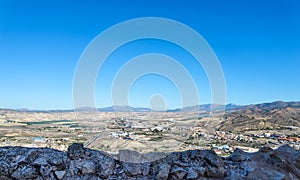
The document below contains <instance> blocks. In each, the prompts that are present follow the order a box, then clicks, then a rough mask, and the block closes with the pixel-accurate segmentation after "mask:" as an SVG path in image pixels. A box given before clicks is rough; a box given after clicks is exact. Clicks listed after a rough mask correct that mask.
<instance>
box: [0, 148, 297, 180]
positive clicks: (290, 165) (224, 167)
mask: <svg viewBox="0 0 300 180" xmlns="http://www.w3.org/2000/svg"><path fill="white" fill-rule="evenodd" d="M0 155H1V156H0V179H37V180H42V179H139V180H144V179H145V180H146V179H159V180H166V179H190V180H192V179H237V180H239V179H274V180H275V179H276V180H277V179H278V180H279V179H300V151H296V150H293V149H290V147H288V146H286V147H283V148H279V149H278V150H272V149H270V148H263V149H262V150H260V151H259V152H257V153H245V152H243V151H241V150H236V151H235V152H234V154H232V155H231V156H230V157H228V158H221V157H219V156H217V155H216V154H215V153H214V152H212V151H200V150H195V151H186V152H175V153H171V154H170V155H168V156H167V157H165V158H162V159H158V160H157V161H153V162H151V163H150V162H143V163H130V162H122V161H120V160H116V159H113V158H112V157H118V155H115V156H113V155H109V154H107V153H105V152H100V151H95V150H90V149H87V148H83V146H82V145H81V144H75V145H74V144H73V145H72V146H70V147H69V149H68V151H67V152H61V151H57V150H52V149H47V148H22V147H2V148H1V147H0ZM141 156H142V155H141ZM250 158H251V160H250Z"/></svg>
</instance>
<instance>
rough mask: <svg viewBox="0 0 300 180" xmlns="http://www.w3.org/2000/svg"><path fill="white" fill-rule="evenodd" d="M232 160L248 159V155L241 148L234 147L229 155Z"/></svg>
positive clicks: (241, 160)
mask: <svg viewBox="0 0 300 180" xmlns="http://www.w3.org/2000/svg"><path fill="white" fill-rule="evenodd" d="M229 159H231V160H232V161H233V162H243V161H248V160H250V158H249V156H247V155H246V154H245V153H244V152H243V151H242V150H240V149H236V150H235V151H234V153H233V154H232V155H231V156H229Z"/></svg>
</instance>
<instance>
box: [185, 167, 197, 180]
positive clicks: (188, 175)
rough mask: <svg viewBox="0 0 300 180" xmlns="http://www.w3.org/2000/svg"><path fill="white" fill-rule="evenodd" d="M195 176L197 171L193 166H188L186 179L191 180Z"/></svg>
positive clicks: (195, 177)
mask: <svg viewBox="0 0 300 180" xmlns="http://www.w3.org/2000/svg"><path fill="white" fill-rule="evenodd" d="M197 178H198V173H197V172H196V171H195V170H194V169H193V168H190V169H189V170H188V174H187V176H186V179H189V180H193V179H197Z"/></svg>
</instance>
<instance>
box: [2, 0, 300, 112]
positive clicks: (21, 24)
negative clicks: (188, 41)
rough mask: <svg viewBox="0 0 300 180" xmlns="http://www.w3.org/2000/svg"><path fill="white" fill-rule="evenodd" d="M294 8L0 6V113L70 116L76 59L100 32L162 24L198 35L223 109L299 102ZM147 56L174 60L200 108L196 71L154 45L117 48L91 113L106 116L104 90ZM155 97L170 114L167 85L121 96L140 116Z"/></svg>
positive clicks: (298, 22)
mask: <svg viewBox="0 0 300 180" xmlns="http://www.w3.org/2000/svg"><path fill="white" fill-rule="evenodd" d="M299 9H300V2H299V1H298V0H288V1H285V0H269V1H268V0H266V1H260V0H252V1H238V0H236V1H221V0H220V1H216V0H213V1H197V0H194V1H193V0H191V1H161V0H152V1H138V0H132V1H89V2H88V3H87V2H86V1H76V0H75V1H74V0H73V1H63V2H62V1H32V0H29V1H14V0H11V1H8V0H2V1H1V2H0V82H1V86H0V107H1V108H30V109H65V108H72V81H73V75H74V72H75V69H76V64H77V62H78V59H79V57H80V55H81V53H82V51H83V50H84V48H85V47H86V46H87V45H88V43H89V42H90V41H91V40H92V39H93V38H94V37H95V36H96V35H98V34H99V33H100V32H101V31H103V30H105V29H106V28H108V27H110V26H112V25H114V24H116V23H119V22H122V21H124V20H128V19H132V18H138V17H148V16H150V17H164V18H170V19H174V20H177V21H179V22H182V23H184V24H186V25H188V26H190V27H192V28H193V29H195V30H196V31H198V32H199V33H200V34H201V35H202V36H203V37H204V38H205V39H206V40H207V42H208V43H209V44H210V46H211V47H212V48H213V50H214V51H215V53H216V55H217V56H218V58H219V61H220V63H221V65H222V68H223V71H224V75H225V79H226V86H227V102H228V103H236V104H249V103H259V102H267V101H275V100H284V101H297V100H300V93H299V92H300V70H299V68H300V11H299ZM149 52H156V53H162V54H168V55H170V56H172V57H175V58H176V59H178V61H179V62H180V63H182V64H183V65H184V66H185V67H186V69H187V70H189V71H190V73H191V74H192V76H193V78H194V80H195V82H196V83H197V86H198V88H199V95H200V103H210V98H211V97H210V87H209V83H208V82H207V78H206V75H205V73H204V72H203V70H202V69H201V67H196V66H195V65H194V61H193V60H192V59H193V57H191V56H190V55H189V54H188V53H186V52H185V51H184V50H182V49H180V48H178V47H177V46H176V45H173V44H170V43H166V42H163V41H155V40H141V41H137V42H133V43H130V44H127V45H126V46H124V47H121V48H120V49H118V51H116V52H115V53H114V54H112V56H110V58H108V59H107V61H106V62H105V64H104V66H103V67H102V70H101V71H100V72H99V74H98V78H97V81H96V84H95V87H96V91H95V97H96V102H97V105H98V106H100V107H101V106H109V105H110V104H111V100H110V91H109V90H110V86H111V83H112V79H113V78H114V76H115V73H116V72H117V70H118V68H120V67H121V66H122V64H123V63H125V62H126V61H127V60H129V59H130V58H132V57H134V56H136V55H139V54H142V53H149ZM153 94H161V95H163V96H164V98H165V100H166V101H167V107H168V108H174V107H177V106H179V104H178V103H179V101H180V99H179V96H178V91H177V90H176V88H175V86H174V85H173V84H172V82H171V81H169V80H167V79H165V78H163V77H159V76H155V75H149V76H146V77H144V78H140V79H139V80H138V81H137V82H136V83H135V84H134V86H133V87H132V89H131V91H130V96H129V97H130V102H131V105H133V106H146V107H147V106H148V105H149V97H151V95H153Z"/></svg>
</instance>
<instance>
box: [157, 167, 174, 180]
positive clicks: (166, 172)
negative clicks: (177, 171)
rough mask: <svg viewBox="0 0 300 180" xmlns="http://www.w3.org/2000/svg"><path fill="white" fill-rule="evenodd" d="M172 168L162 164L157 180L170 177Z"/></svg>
mask: <svg viewBox="0 0 300 180" xmlns="http://www.w3.org/2000/svg"><path fill="white" fill-rule="evenodd" d="M170 168H171V166H170V165H169V164H161V165H159V172H158V174H157V175H156V178H157V179H161V180H165V179H167V178H168V176H169V171H170Z"/></svg>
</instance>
